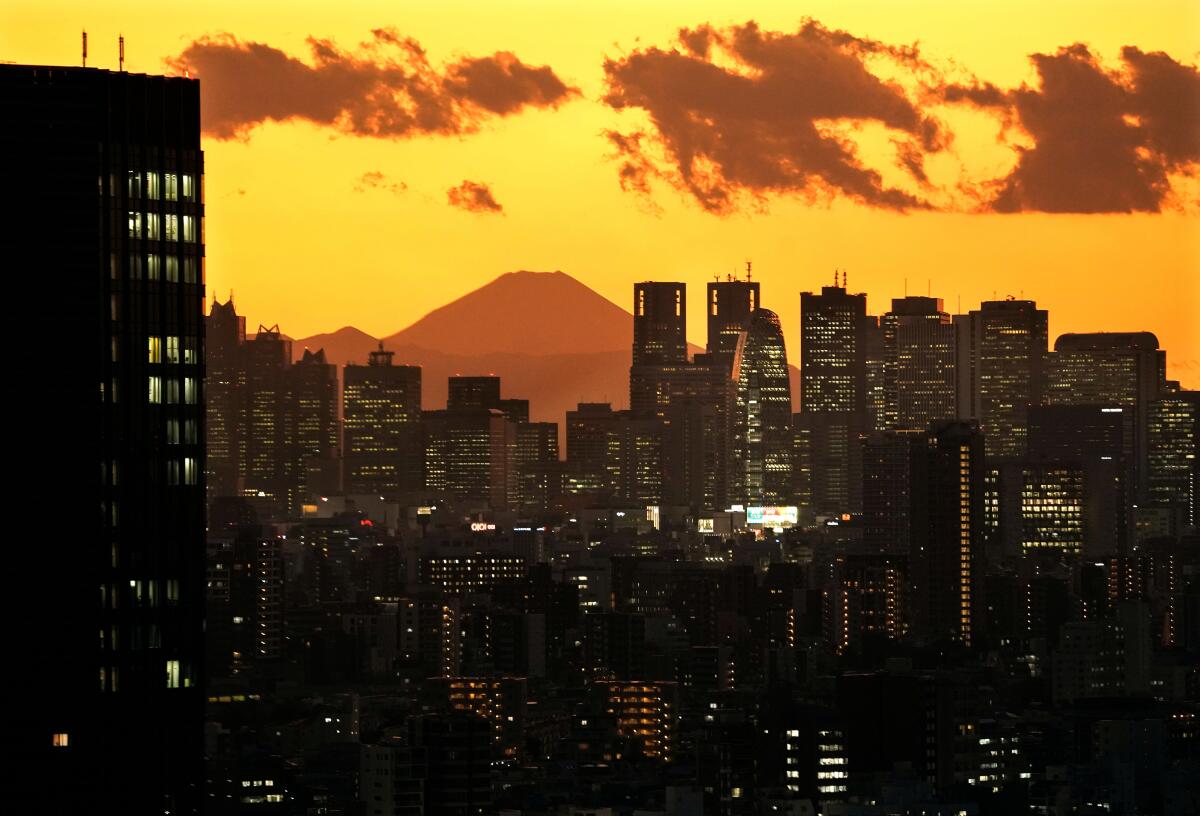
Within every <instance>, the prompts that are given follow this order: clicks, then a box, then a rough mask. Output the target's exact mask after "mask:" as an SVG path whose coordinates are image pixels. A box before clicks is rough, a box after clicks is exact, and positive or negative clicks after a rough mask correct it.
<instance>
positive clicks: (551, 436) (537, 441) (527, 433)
mask: <svg viewBox="0 0 1200 816" xmlns="http://www.w3.org/2000/svg"><path fill="white" fill-rule="evenodd" d="M515 440H516V441H515V443H514V448H513V458H512V467H511V472H512V489H513V491H514V492H513V495H512V496H511V497H510V502H509V503H510V505H511V506H513V507H515V508H528V509H530V510H533V511H536V510H539V509H541V508H545V507H549V506H550V505H551V503H552V502H554V501H555V500H557V499H558V497H559V496H560V494H561V493H562V475H563V469H562V463H561V462H559V460H558V423H556V422H520V423H517V426H516V437H515Z"/></svg>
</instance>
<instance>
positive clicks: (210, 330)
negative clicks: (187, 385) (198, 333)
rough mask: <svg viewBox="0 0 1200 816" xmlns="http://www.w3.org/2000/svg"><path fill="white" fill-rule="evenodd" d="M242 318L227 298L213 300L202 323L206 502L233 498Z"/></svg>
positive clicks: (243, 338) (243, 337) (243, 333)
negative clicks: (206, 447) (206, 463)
mask: <svg viewBox="0 0 1200 816" xmlns="http://www.w3.org/2000/svg"><path fill="white" fill-rule="evenodd" d="M245 342H246V318H244V317H242V316H241V315H239V314H238V313H237V310H236V309H235V308H234V306H233V298H232V297H231V298H230V299H229V300H227V301H226V302H225V303H219V302H218V301H217V300H216V299H215V298H214V299H213V302H212V309H211V311H210V312H209V314H208V317H206V318H205V320H204V394H205V406H204V416H205V423H206V425H205V437H206V441H207V443H208V470H207V474H206V476H207V483H206V490H207V493H208V496H207V498H208V502H209V504H211V503H212V500H213V499H214V498H216V497H217V496H236V495H239V494H240V492H241V491H240V488H239V480H238V473H239V460H238V452H239V451H240V450H241V447H242V441H241V408H240V402H239V400H240V398H241V390H240V381H241V371H242V345H243V344H244V343H245Z"/></svg>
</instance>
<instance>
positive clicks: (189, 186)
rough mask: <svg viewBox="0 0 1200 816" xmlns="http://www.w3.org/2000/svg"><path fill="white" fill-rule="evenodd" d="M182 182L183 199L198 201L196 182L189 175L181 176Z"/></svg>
mask: <svg viewBox="0 0 1200 816" xmlns="http://www.w3.org/2000/svg"><path fill="white" fill-rule="evenodd" d="M180 181H181V182H183V185H182V186H183V199H184V201H195V200H196V184H195V181H194V180H193V179H192V177H191V176H189V175H188V174H187V173H184V174H183V175H182V176H180Z"/></svg>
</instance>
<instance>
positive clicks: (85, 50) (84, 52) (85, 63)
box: [83, 29, 87, 68]
mask: <svg viewBox="0 0 1200 816" xmlns="http://www.w3.org/2000/svg"><path fill="white" fill-rule="evenodd" d="M83 67H84V68H87V29H84V31H83Z"/></svg>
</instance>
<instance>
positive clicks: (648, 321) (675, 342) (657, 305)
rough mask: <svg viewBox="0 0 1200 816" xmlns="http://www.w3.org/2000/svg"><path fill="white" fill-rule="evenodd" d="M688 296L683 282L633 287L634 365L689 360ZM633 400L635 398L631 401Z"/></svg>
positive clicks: (639, 284) (652, 283) (650, 283)
mask: <svg viewBox="0 0 1200 816" xmlns="http://www.w3.org/2000/svg"><path fill="white" fill-rule="evenodd" d="M687 359H688V349H687V297H686V287H685V285H684V284H682V283H659V282H650V281H647V282H645V283H638V284H634V287H633V364H634V365H635V366H637V365H667V364H671V363H686V362H687ZM631 403H632V400H631Z"/></svg>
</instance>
